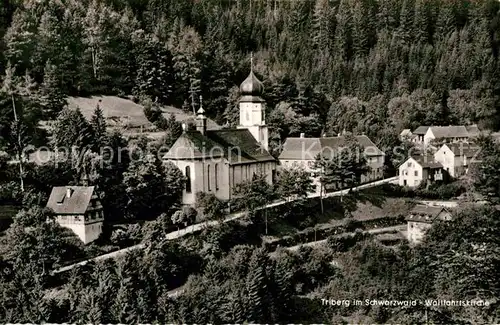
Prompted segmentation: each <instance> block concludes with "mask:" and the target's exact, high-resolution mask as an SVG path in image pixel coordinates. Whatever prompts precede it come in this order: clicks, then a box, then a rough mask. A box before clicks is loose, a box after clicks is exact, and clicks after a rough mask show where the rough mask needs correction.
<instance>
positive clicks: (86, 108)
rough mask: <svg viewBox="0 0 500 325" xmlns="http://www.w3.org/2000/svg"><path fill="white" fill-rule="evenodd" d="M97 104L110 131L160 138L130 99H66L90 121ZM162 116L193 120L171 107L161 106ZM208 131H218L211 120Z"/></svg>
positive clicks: (182, 120) (100, 97)
mask: <svg viewBox="0 0 500 325" xmlns="http://www.w3.org/2000/svg"><path fill="white" fill-rule="evenodd" d="M97 104H99V106H100V107H101V109H102V110H103V114H104V117H105V118H106V123H107V125H108V127H109V128H110V129H119V130H121V131H122V132H123V133H124V134H125V135H129V136H132V135H138V134H144V135H146V136H149V137H153V138H156V137H160V136H161V134H163V132H162V131H159V130H158V129H156V127H155V126H154V125H152V124H151V123H150V122H149V121H148V119H147V118H146V116H145V115H144V107H143V106H142V105H140V104H136V103H134V102H133V101H132V100H130V99H125V98H120V97H117V96H92V97H68V107H69V108H71V109H76V108H77V107H78V108H80V110H81V112H82V114H83V116H85V118H87V119H90V117H91V116H92V114H93V112H94V110H95V108H96V107H97ZM160 109H161V110H162V111H163V115H164V116H165V117H166V118H168V117H169V116H170V114H174V115H175V118H176V119H177V121H179V122H187V121H192V120H193V115H192V114H190V113H187V112H185V111H183V110H181V109H178V108H175V107H172V106H161V107H160ZM208 128H209V129H218V128H220V126H219V125H218V124H217V123H215V122H214V121H213V120H211V119H208Z"/></svg>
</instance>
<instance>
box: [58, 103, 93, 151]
mask: <svg viewBox="0 0 500 325" xmlns="http://www.w3.org/2000/svg"><path fill="white" fill-rule="evenodd" d="M91 140H92V127H91V125H90V124H89V122H88V121H87V120H86V119H85V117H84V116H83V114H82V112H81V111H80V109H76V110H72V109H69V108H66V109H64V110H63V111H62V112H61V113H60V114H59V116H58V117H57V120H56V121H55V123H54V126H53V131H52V145H53V146H54V147H55V148H65V149H66V150H70V149H71V148H72V147H76V148H77V149H78V150H81V149H83V148H85V147H86V146H88V145H89V144H90V143H91Z"/></svg>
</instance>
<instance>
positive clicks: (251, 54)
mask: <svg viewBox="0 0 500 325" xmlns="http://www.w3.org/2000/svg"><path fill="white" fill-rule="evenodd" d="M250 71H253V52H250Z"/></svg>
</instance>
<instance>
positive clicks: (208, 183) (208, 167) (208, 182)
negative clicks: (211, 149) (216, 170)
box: [207, 165, 211, 191]
mask: <svg viewBox="0 0 500 325" xmlns="http://www.w3.org/2000/svg"><path fill="white" fill-rule="evenodd" d="M207 178H208V181H207V186H208V190H209V191H211V189H210V165H208V166H207Z"/></svg>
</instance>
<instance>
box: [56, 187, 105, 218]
mask: <svg viewBox="0 0 500 325" xmlns="http://www.w3.org/2000/svg"><path fill="white" fill-rule="evenodd" d="M67 189H70V190H71V191H72V193H71V196H70V197H69V198H68V197H66V193H67ZM94 189H95V187H94V186H57V187H53V188H52V192H51V193H50V197H49V201H48V202H47V208H50V209H52V210H53V211H54V212H55V213H56V214H84V213H85V211H87V209H88V207H89V204H90V199H91V198H92V195H93V194H94Z"/></svg>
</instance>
